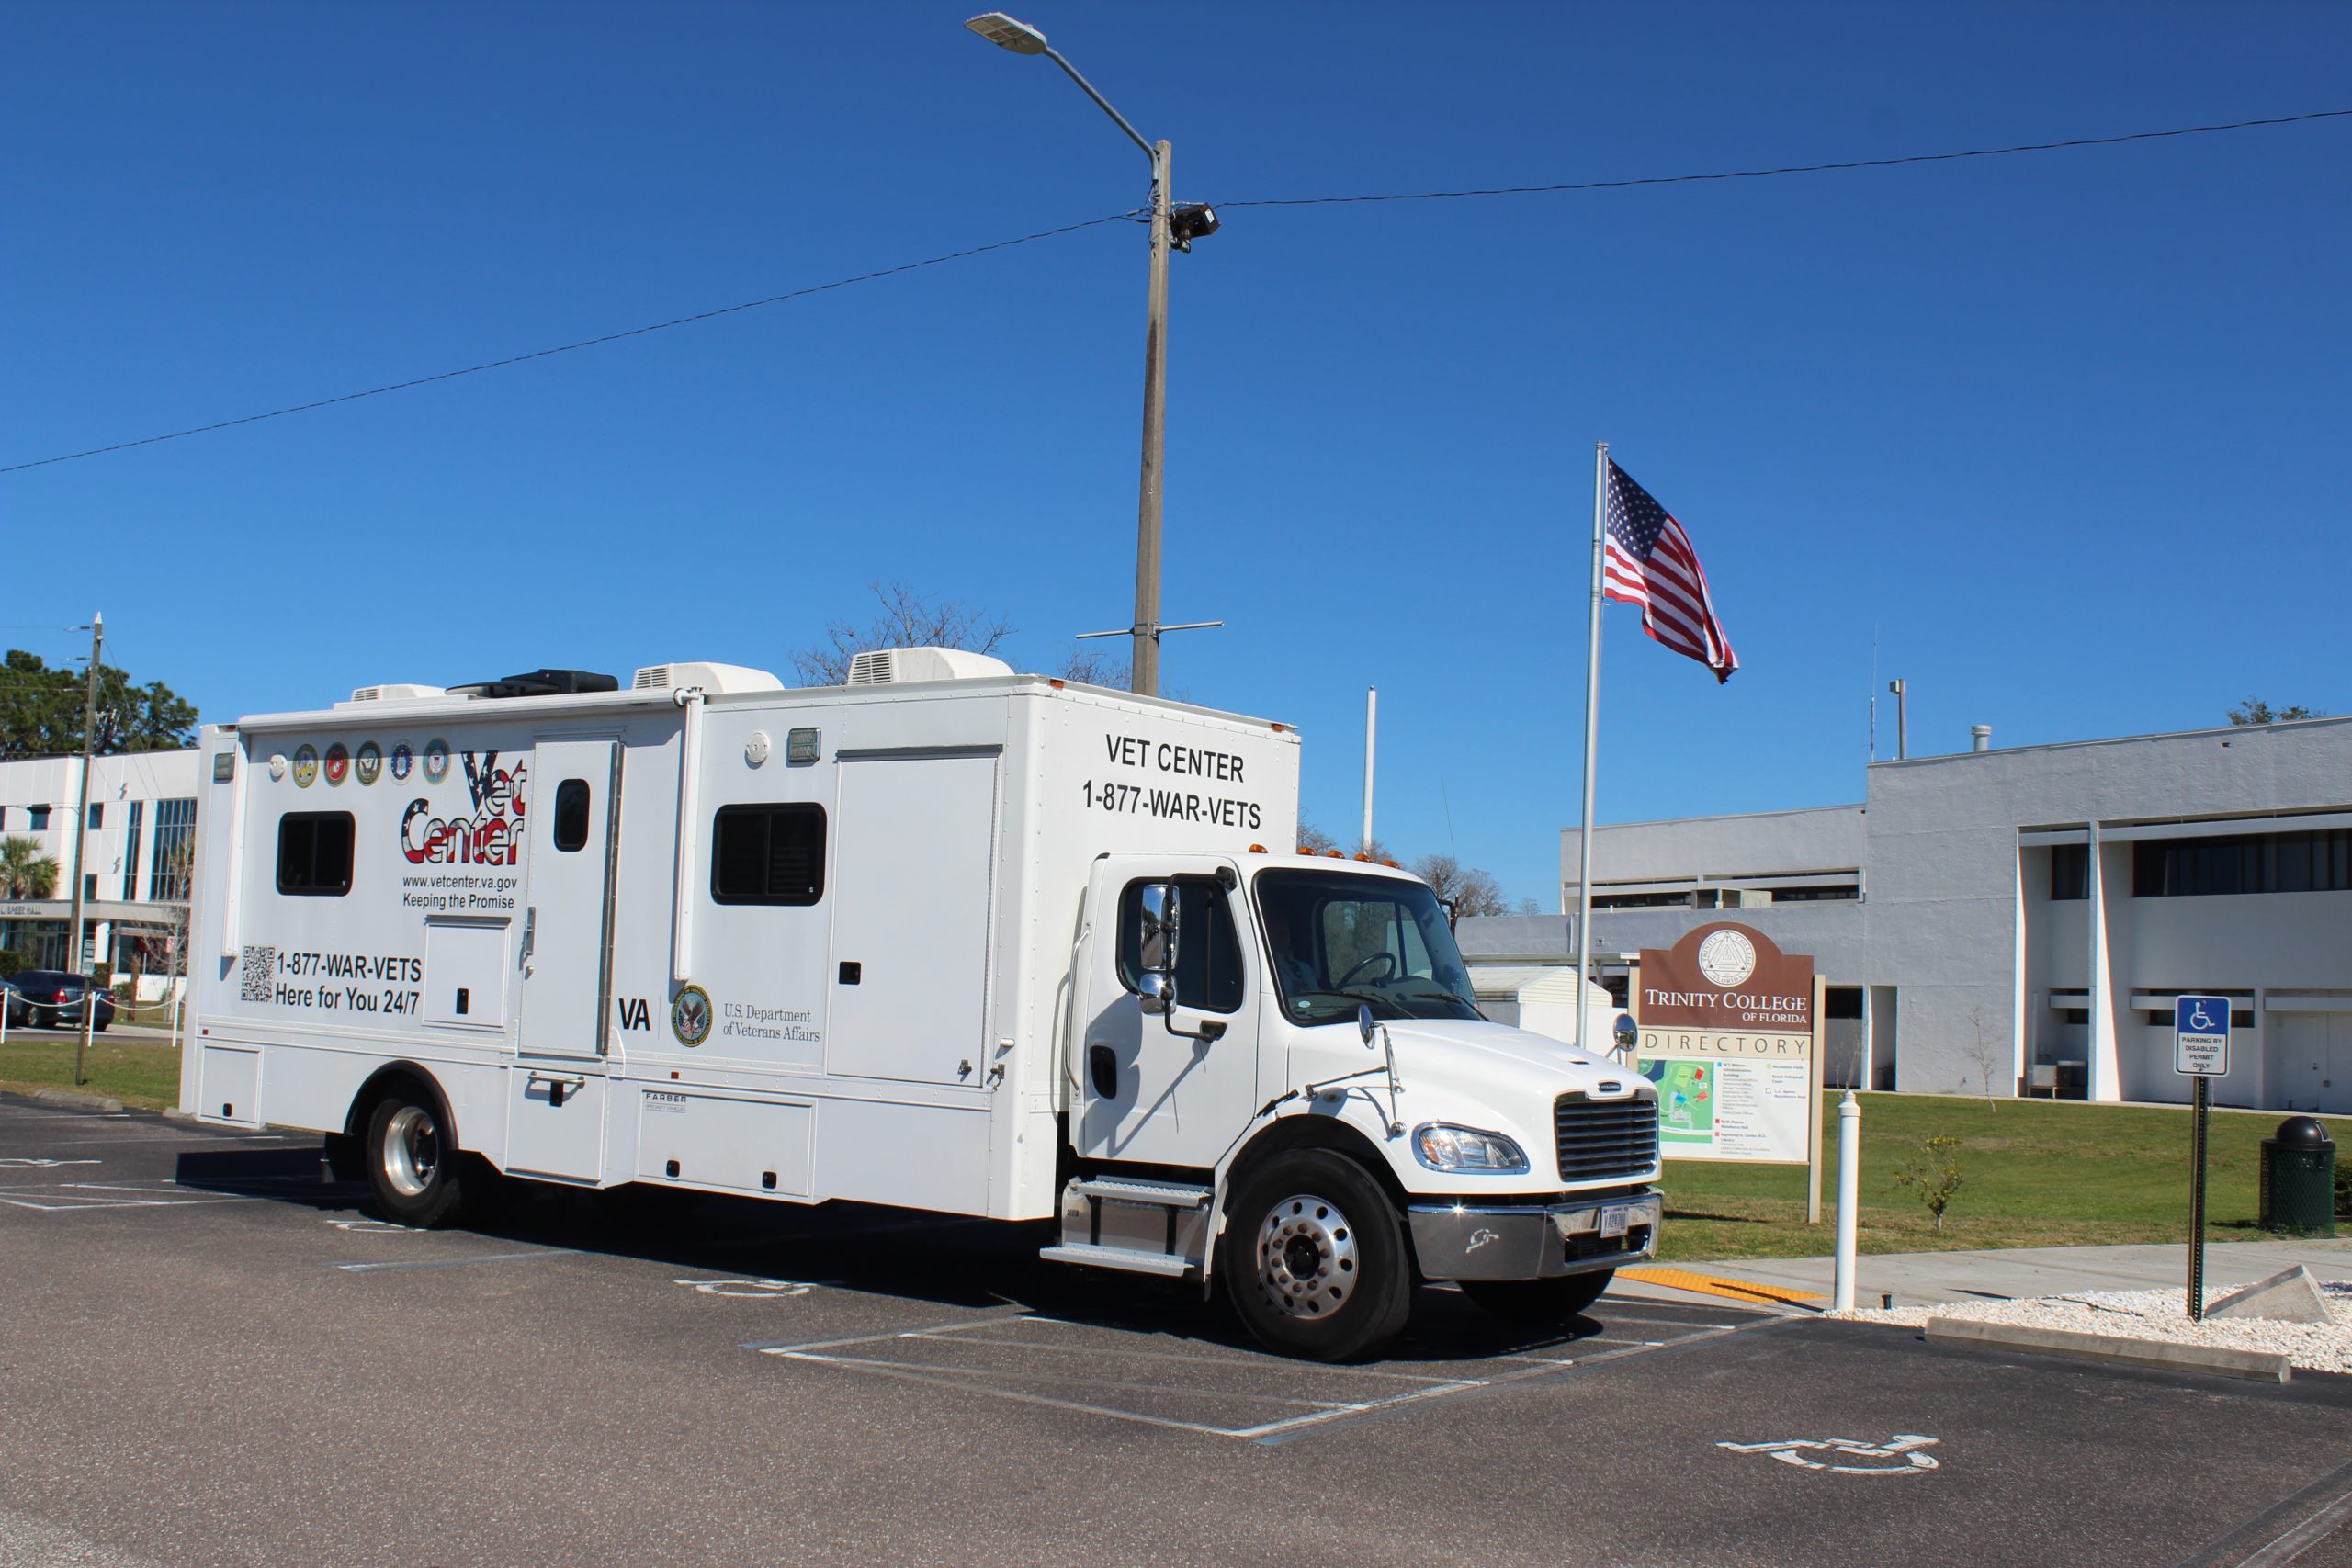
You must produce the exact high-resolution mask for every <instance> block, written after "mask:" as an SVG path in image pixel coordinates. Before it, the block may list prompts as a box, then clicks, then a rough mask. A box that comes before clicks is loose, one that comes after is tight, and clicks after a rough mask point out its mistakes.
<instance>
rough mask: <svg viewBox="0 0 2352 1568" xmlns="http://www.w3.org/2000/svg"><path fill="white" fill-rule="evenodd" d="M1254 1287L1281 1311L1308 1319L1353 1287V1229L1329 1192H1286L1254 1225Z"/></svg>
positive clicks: (1329, 1309)
mask: <svg viewBox="0 0 2352 1568" xmlns="http://www.w3.org/2000/svg"><path fill="white" fill-rule="evenodd" d="M1258 1287H1259V1290H1260V1292H1261V1294H1263V1295H1264V1296H1265V1298H1266V1300H1267V1301H1268V1302H1270V1303H1272V1305H1273V1307H1274V1309H1275V1310H1276V1311H1278V1312H1280V1313H1281V1314H1283V1316H1285V1317H1294V1318H1300V1319H1305V1320H1307V1321H1312V1320H1314V1319H1316V1318H1321V1317H1329V1316H1330V1315H1331V1314H1333V1313H1335V1312H1337V1311H1339V1310H1340V1307H1341V1305H1343V1304H1344V1303H1346V1302H1347V1301H1348V1300H1349V1299H1350V1298H1351V1297H1352V1296H1353V1295H1354V1294H1355V1290H1356V1230H1355V1226H1354V1225H1352V1224H1349V1223H1348V1217H1347V1215H1346V1214H1344V1213H1340V1206H1339V1205H1338V1204H1337V1203H1334V1202H1332V1201H1330V1200H1329V1199H1328V1198H1317V1197H1316V1196H1314V1195H1313V1194H1311V1193H1299V1194H1296V1195H1295V1196H1292V1197H1289V1198H1285V1199H1283V1201H1281V1202H1279V1203H1277V1204H1275V1205H1274V1206H1273V1208H1272V1210H1271V1211H1270V1212H1269V1213H1267V1215H1266V1219H1265V1223H1264V1224H1261V1225H1260V1226H1259V1227H1258Z"/></svg>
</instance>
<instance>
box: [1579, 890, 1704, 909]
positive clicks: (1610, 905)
mask: <svg viewBox="0 0 2352 1568" xmlns="http://www.w3.org/2000/svg"><path fill="white" fill-rule="evenodd" d="M1691 897H1692V895H1691V894H1689V893H1604V892H1601V891H1600V889H1598V888H1596V889H1594V891H1593V895H1592V907H1593V908H1596V909H1688V908H1691Z"/></svg>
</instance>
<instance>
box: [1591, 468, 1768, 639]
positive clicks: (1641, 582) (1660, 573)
mask: <svg viewBox="0 0 2352 1568" xmlns="http://www.w3.org/2000/svg"><path fill="white" fill-rule="evenodd" d="M1606 508H1607V510H1606V516H1607V518H1608V534H1607V548H1606V549H1605V551H1604V552H1603V557H1604V565H1603V569H1602V572H1601V593H1602V596H1603V597H1605V598H1610V599H1621V600H1623V601H1624V602H1625V603H1626V604H1639V605H1640V606H1641V607H1642V629H1643V630H1644V631H1645V632H1647V633H1649V634H1650V636H1651V637H1652V638H1653V639H1655V640H1657V641H1658V642H1661V643H1664V644H1665V645H1666V646H1667V647H1668V648H1670V649H1674V651H1675V652H1677V653H1680V654H1687V655H1688V656H1690V657H1691V658H1692V659H1695V660H1698V661H1699V662H1700V663H1702V664H1703V665H1705V666H1706V667H1707V668H1708V669H1710V670H1712V671H1714V672H1715V680H1716V681H1717V682H1724V681H1728V680H1730V679H1731V672H1732V671H1735V670H1736V669H1738V668H1739V656H1738V655H1737V654H1736V653H1734V652H1732V650H1731V638H1730V637H1726V636H1724V626H1723V623H1722V622H1721V621H1719V620H1717V619H1716V618H1715V603H1714V600H1713V598H1711V597H1710V596H1709V595H1708V592H1707V572H1706V569H1705V568H1703V567H1702V566H1701V565H1700V564H1699V552H1698V551H1697V550H1695V549H1693V548H1691V536H1690V535H1688V534H1686V533H1684V532H1683V531H1682V525H1681V524H1679V523H1677V522H1676V521H1675V520H1674V519H1673V518H1672V517H1671V516H1669V515H1668V513H1667V510H1666V508H1665V507H1663V506H1660V505H1659V504H1658V503H1657V501H1656V500H1654V499H1652V497H1651V495H1650V492H1649V491H1645V490H1644V489H1643V488H1642V487H1641V486H1639V485H1637V484H1635V483H1634V477H1633V476H1632V475H1631V474H1628V473H1627V472H1626V471H1625V470H1624V469H1623V468H1619V467H1618V466H1617V465H1616V464H1615V463H1614V462H1611V464H1610V465H1609V494H1608V498H1607V502H1606Z"/></svg>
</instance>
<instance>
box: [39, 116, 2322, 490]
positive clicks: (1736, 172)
mask: <svg viewBox="0 0 2352 1568" xmlns="http://www.w3.org/2000/svg"><path fill="white" fill-rule="evenodd" d="M2341 118H2352V109H2314V110H2312V111H2311V112H2310V113H2307V114H2292V115H2277V116H2272V117H2270V118H2264V119H2240V120H2232V121H2229V122H2228V123H2226V124H2219V125H2185V126H2176V127H2173V128H2170V129H2168V130H2134V131H2127V132H2125V133H2123V134H2121V135H2117V136H2080V137H2075V138H2072V139H2069V140H2067V141H2029V142H2021V143H2019V144H2018V145H2016V146H2010V147H1975V148H1968V149H1964V150H1962V151H1960V152H1912V153H1905V154H1904V155H1902V156H1900V157H1891V158H1854V159H1849V160H1846V161H1844V162H1841V163H1834V164H1783V165H1780V166H1778V167H1773V168H1762V169H1724V170H1716V171H1713V172H1710V173H1704V174H1691V175H1647V176H1644V177H1641V178H1635V179H1618V180H1579V181H1574V182H1571V183H1566V184H1561V185H1543V186H1488V187H1485V188H1481V189H1474V190H1430V191H1401V192H1387V193H1379V194H1372V195H1363V196H1301V197H1257V198H1253V199H1242V200H1235V201H1220V202H1217V203H1216V204H1215V205H1216V206H1217V207H1221V208H1227V209H1232V208H1244V207H1342V206H1357V205H1362V204H1365V203H1371V202H1385V201H1459V200H1465V199H1469V198H1472V197H1496V196H1544V195H1553V194H1559V193H1565V192H1574V191H1590V190H1629V189H1633V188H1635V187H1638V186H1673V185H1698V184H1703V183H1707V182H1711V181H1718V180H1756V179H1770V178H1773V177H1775V176H1778V175H1821V174H1834V173H1839V172H1843V171H1847V170H1852V169H1885V168H1894V167H1898V166H1901V165H1904V164H1947V163H1954V162H1958V161H1960V160H1962V159H1969V158H2006V157H2009V156H2012V155H2014V154H2017V153H2021V152H2061V151H2064V150H2066V149H2070V148H2081V147H2114V146H2120V145H2121V144H2123V143H2125V142H2131V141H2166V140H2169V139H2171V138H2175V137H2182V136H2206V135H2211V134H2213V133H2216V132H2220V131H2229V130H2256V129H2257V128H2260V127H2265V126H2279V125H2301V124H2304V123H2306V122H2309V121H2312V120H2323V119H2341ZM1134 217H1136V213H1134V212H1132V211H1129V212H1114V213H1107V214H1105V215H1104V216H1103V217H1101V218H1089V219H1087V220H1084V221H1083V222H1079V223H1065V224H1063V225H1062V226H1061V227H1059V228H1057V229H1041V230H1039V231H1037V232H1035V233H1034V234H1023V235H1020V236H1019V237H1017V238H1014V239H1010V240H998V241H994V242H992V243H989V244H985V245H974V246H972V247H970V248H969V249H967V250H961V251H950V252H948V253H947V254H944V255H936V256H926V257H925V258H923V259H922V260H921V261H911V262H904V263H901V264H900V265H897V266H888V267H881V268H877V269H876V270H875V271H873V272H862V273H859V274H857V275H856V276H851V277H841V278H835V279H834V280H833V281H831V283H817V284H811V285H809V287H808V288H794V289H789V290H786V292H784V293H782V294H771V295H769V296H767V297H766V298H765V299H747V300H745V301H743V302H742V303H741V304H738V305H722V306H720V307H718V309H716V310H697V311H695V313H693V314H692V315H686V316H677V317H673V318H672V319H671V320H669V321H655V322H653V323H651V324H650V325H648V326H642V327H630V328H628V329H626V330H624V331H621V332H614V333H604V334H602V335H601V336H597V337H591V338H582V339H581V340H580V341H579V342H577V343H567V344H557V345H556V346H555V347H553V348H541V349H535V350H533V351H532V352H530V353H528V354H516V355H508V356H507V357H506V358H503V359H492V360H485V361H484V362H482V363H481V364H480V365H469V366H466V367H464V368H462V369H458V370H444V371H441V372H439V373H438V374H436V375H432V376H419V377H415V378H412V379H410V380H406V381H394V382H392V383H390V384H389V385H387V386H382V387H370V388H368V389H366V390H364V391H358V392H345V393H343V394H342V395H341V396H339V397H333V398H320V399H317V400H313V401H311V402H307V403H294V404H291V405H289V406H288V407H286V408H281V409H271V410H269V411H268V412H264V413H249V414H244V415H241V416H240V417H238V418H236V419H224V420H216V421H214V422H213V423H210V424H198V425H191V426H190V427H188V428H187V429H186V430H175V431H170V432H167V433H165V434H161V435H143V436H141V437H139V438H138V439H136V440H132V441H117V442H112V443H109V444H108V445H107V446H92V447H87V448H85V450H82V451H79V452H65V453H61V454H59V455H58V456H56V457H36V458H33V459H32V460H30V461H28V462H22V463H9V464H6V465H0V474H16V473H22V472H24V471H25V470H26V469H28V468H49V467H51V465H53V464H57V463H71V462H74V461H77V460H78V459H80V458H83V457H103V456H105V455H107V453H110V452H127V451H130V449H131V448H133V447H137V446H154V445H156V444H157V443H158V442H164V441H177V440H180V439H182V438H183V437H186V436H190V435H208V434H211V433H213V432H215V431H220V430H232V429H235V428H236V427H237V426H239V425H242V424H258V423H262V422H263V421H265V420H272V419H284V418H285V417H287V416H288V414H297V413H310V412H313V411H315V410H318V409H325V408H334V407H335V406H336V405H337V404H340V403H352V402H357V401H359V400H362V399H364V398H380V397H382V396H384V395H385V394H386V393H388V392H405V391H409V390H411V389H414V388H417V387H429V386H432V385H434V384H435V382H440V381H454V380H457V379H458V378H460V377H465V376H479V375H481V373H482V372H484V371H486V370H503V369H506V368H508V367H511V366H516V365H527V364H529V363H530V362H532V361H533V360H537V359H550V358H553V357H554V356H555V355H560V354H572V353H576V352H578V351H579V350H581V349H583V348H597V347H601V346H603V345H604V344H610V343H620V342H624V341H626V340H627V339H629V338H636V337H644V336H647V335H648V334H650V333H661V332H668V331H669V330H670V329H672V328H673V327H684V326H691V325H693V324H694V323H695V322H697V321H715V320H717V319H718V318H719V317H721V316H732V315H736V314H739V313H741V312H742V311H745V310H759V309H761V308H762V307H763V306H768V305H780V304H783V303H785V302H786V301H787V300H792V299H807V298H808V297H809V296H810V295H812V294H826V293H831V291H833V290H834V289H837V288H850V287H852V286H853V285H855V284H860V283H872V282H875V281H876V280H878V279H881V278H885V277H896V276H899V275H901V274H903V273H910V272H918V271H921V270H922V269H923V268H925V267H933V266H944V265H946V264H947V263H949V262H956V261H965V260H968V259H969V258H971V257H973V256H979V255H986V254H989V252H991V251H1003V250H1010V249H1012V247H1013V246H1015V245H1026V244H1033V243H1036V242H1037V241H1039V240H1051V239H1056V238H1058V237H1059V236H1061V235H1064V234H1075V233H1077V232H1079V231H1080V230H1084V229H1094V228H1100V227H1101V226H1102V225H1103V224H1105V223H1116V222H1120V221H1122V220H1126V219H1131V218H1134Z"/></svg>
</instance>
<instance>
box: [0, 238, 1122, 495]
mask: <svg viewBox="0 0 2352 1568" xmlns="http://www.w3.org/2000/svg"><path fill="white" fill-rule="evenodd" d="M1133 216H1134V214H1133V213H1131V212H1113V213H1109V214H1106V215H1105V216H1103V217H1101V218H1090V219H1088V220H1085V221H1084V222H1082V223H1065V224H1063V225H1062V226H1061V227H1060V228H1058V229H1041V230H1039V231H1037V232H1036V233H1035V234H1023V235H1022V236H1020V237H1019V238H1018V239H1012V240H998V241H995V242H993V243H989V244H985V245H974V246H972V247H971V248H970V249H968V250H962V251H951V252H949V253H948V254H945V255H941V256H926V257H924V258H923V259H922V261H911V262H904V263H901V264H900V265H897V266H886V267H882V268H879V269H877V270H876V271H873V272H861V273H859V274H858V275H857V276H854V277H837V278H835V279H833V281H832V282H831V283H812V284H810V285H809V287H808V288H794V289H788V290H786V292H784V293H782V294H771V295H769V296H768V297H767V298H766V299H746V300H744V301H743V302H742V303H741V304H740V305H721V306H719V307H718V309H717V310H697V311H695V313H694V314H693V315H691V316H676V317H673V318H672V319H671V320H669V321H655V322H653V323H652V324H651V325H650V326H643V327H630V328H628V330H627V331H625V332H616V333H605V334H604V335H602V336H601V337H590V338H582V339H581V340H580V341H579V342H578V343H566V344H557V345H556V346H555V347H553V348H540V349H534V350H533V351H531V352H530V353H528V354H515V355H508V356H507V357H506V358H504V359H491V360H485V361H483V362H482V363H481V364H480V365H469V366H467V367H465V368H463V369H462V370H444V371H442V372H440V373H439V374H438V375H433V376H419V377H416V378H413V379H411V380H407V381H394V382H392V383H391V384H390V385H389V386H383V387H370V388H368V389H367V390H366V391H364V392H345V393H344V394H343V395H342V396H340V397H334V398H320V399H318V400H315V401H312V402H307V403H295V404H292V405H290V406H289V407H287V408H282V409H271V410H270V411H269V412H266V413H249V414H244V415H242V416H240V417H238V418H236V419H223V420H216V421H215V422H213V423H210V424H198V425H191V426H190V427H188V428H187V429H186V430H175V431H171V432H169V433H167V434H163V435H142V436H141V437H140V438H139V439H138V440H136V441H117V442H114V443H112V444H110V445H108V446H92V447H90V448H88V449H87V450H86V451H81V452H66V453H62V454H60V455H59V456H57V457H37V458H35V459H33V460H32V461H31V462H28V463H10V464H8V465H6V467H0V474H15V473H22V472H23V471H24V470H25V469H27V468H47V467H49V466H50V465H51V464H52V463H71V462H73V461H74V460H75V459H77V458H81V457H102V456H104V455H105V454H107V453H108V452H127V451H129V450H130V448H132V447H134V446H154V445H155V444H156V443H157V442H159V441H177V440H179V439H180V438H182V437H183V436H188V435H209V434H211V433H212V432H214V431H216V430H233V429H235V428H236V427H237V426H238V425H241V424H258V423H261V422H262V421H264V420H267V419H284V418H285V417H286V416H287V415H288V414H295V413H309V412H311V411H313V410H315V409H328V408H333V407H334V406H335V405H336V404H337V403H356V402H357V401H359V400H361V399H362V398H380V397H382V396H383V395H384V394H385V393H387V392H405V391H408V390H410V389H413V388H416V387H429V386H432V385H433V384H434V383H435V382H436V381H454V380H456V379H458V378H459V377H461V376H479V375H481V373H482V372H483V371H485V370H503V369H506V368H507V367H510V366H515V365H527V364H529V363H530V362H531V361H532V360H535V359H551V358H553V357H554V356H555V355H559V354H572V353H576V352H577V351H579V350H581V349H583V348H597V347H601V346H602V345H603V344H608V343H619V342H622V341H623V340H625V339H628V338H633V337H644V336H645V335H647V334H648V333H665V332H668V331H669V330H670V329H671V328H673V327H684V326H691V325H693V324H694V323H695V322H696V321H715V320H717V319H718V317H720V316H732V315H735V314H738V313H739V312H741V311H744V310H759V309H760V308H761V307H762V306H764V305H781V304H783V303H784V302H785V301H786V300H787V299H807V298H808V297H809V295H811V294H827V293H831V291H832V290H834V289H836V288H849V287H850V286H851V285H853V284H858V283H872V282H875V281H876V280H877V279H879V278H885V277H896V276H899V274H901V273H908V272H919V271H921V270H922V268H924V267H927V266H944V265H946V264H947V263H949V262H955V261H965V260H967V259H969V258H970V257H973V256H979V255H986V254H989V252H990V251H1003V250H1010V249H1012V247H1013V246H1015V245H1026V244H1032V243H1035V242H1037V241H1039V240H1051V239H1055V238H1057V237H1058V236H1060V235H1063V234H1075V233H1077V232H1078V231H1080V230H1081V229H1093V228H1099V227H1100V226H1101V225H1103V224H1105V223H1116V222H1119V221H1120V220H1123V219H1127V218H1131V217H1133Z"/></svg>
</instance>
